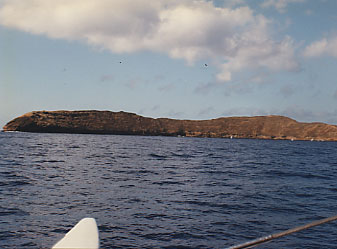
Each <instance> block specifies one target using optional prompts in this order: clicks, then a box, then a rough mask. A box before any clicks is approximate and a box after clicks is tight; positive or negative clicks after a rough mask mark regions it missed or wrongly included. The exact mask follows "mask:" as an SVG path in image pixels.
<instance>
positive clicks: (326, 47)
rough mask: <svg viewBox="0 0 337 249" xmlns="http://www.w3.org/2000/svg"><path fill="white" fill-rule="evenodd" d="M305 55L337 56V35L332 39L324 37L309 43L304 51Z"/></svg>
mask: <svg viewBox="0 0 337 249" xmlns="http://www.w3.org/2000/svg"><path fill="white" fill-rule="evenodd" d="M303 55H304V56H305V57H318V56H324V55H327V56H334V57H337V36H336V37H332V38H331V39H327V38H323V39H321V40H319V41H315V42H313V43H311V44H310V45H308V46H307V47H306V48H305V49H304V51H303Z"/></svg>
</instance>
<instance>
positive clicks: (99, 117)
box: [3, 111, 337, 141]
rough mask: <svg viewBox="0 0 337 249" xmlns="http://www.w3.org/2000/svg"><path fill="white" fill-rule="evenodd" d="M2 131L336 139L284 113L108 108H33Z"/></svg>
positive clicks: (324, 127)
mask: <svg viewBox="0 0 337 249" xmlns="http://www.w3.org/2000/svg"><path fill="white" fill-rule="evenodd" d="M3 130H4V131H22V132H50V133H89V134H125V135H154V136H179V135H180V136H187V137H219V138H257V139H294V140H324V141H337V126H335V125H328V124H324V123H300V122H297V121H295V120H293V119H290V118H287V117H283V116H257V117H229V118H218V119H212V120H200V121H196V120H175V119H168V118H158V119H153V118H147V117H142V116H139V115H136V114H133V113H126V112H110V111H34V112H30V113H27V114H24V115H22V116H20V117H18V118H15V119H14V120H12V121H10V122H9V123H7V124H6V125H5V126H4V127H3Z"/></svg>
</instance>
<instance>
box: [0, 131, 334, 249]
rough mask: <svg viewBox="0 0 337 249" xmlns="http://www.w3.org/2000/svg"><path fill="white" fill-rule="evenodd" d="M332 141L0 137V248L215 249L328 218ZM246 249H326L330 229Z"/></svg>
mask: <svg viewBox="0 0 337 249" xmlns="http://www.w3.org/2000/svg"><path fill="white" fill-rule="evenodd" d="M336 179H337V143H336V142H315V141H313V142H310V141H276V140H251V139H217V138H186V137H151V136H115V135H81V134H37V133H17V132H15V133H0V248H50V247H51V246H53V244H54V243H56V242H57V240H59V239H60V238H61V237H62V236H63V235H64V234H65V233H66V232H67V231H68V230H69V229H71V227H72V226H74V225H75V224H76V223H77V222H78V221H79V220H80V219H82V218H84V217H93V218H95V219H96V221H97V223H98V227H99V231H100V246H101V248H226V247H229V246H232V245H235V244H240V243H243V242H246V241H249V240H252V239H255V238H258V237H261V236H265V235H269V234H272V233H276V232H280V231H283V230H286V229H289V228H293V227H296V226H300V225H304V224H306V223H309V222H312V221H315V220H318V219H322V218H325V217H329V216H333V215H336V214H337V181H336ZM258 248H337V222H331V223H328V224H324V225H321V226H318V227H314V228H311V229H308V230H305V231H302V232H299V233H295V234H292V235H289V236H287V237H283V238H280V239H277V240H274V241H272V242H269V243H267V244H265V245H261V246H260V247H258Z"/></svg>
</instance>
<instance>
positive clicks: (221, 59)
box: [0, 0, 299, 82]
mask: <svg viewBox="0 0 337 249" xmlns="http://www.w3.org/2000/svg"><path fill="white" fill-rule="evenodd" d="M269 2H275V1H269ZM279 2H280V1H279ZM286 2H290V1H286ZM275 3H276V2H275ZM0 24H1V25H3V26H6V27H9V28H15V29H18V30H22V31H25V32H29V33H32V34H37V35H46V36H48V37H49V38H56V39H65V40H70V41H74V40H79V41H84V42H86V43H88V44H90V45H92V46H95V47H98V48H102V49H108V50H110V51H111V52H113V53H132V52H137V51H152V52H159V53H163V54H167V55H168V56H170V57H171V58H176V59H183V60H185V61H186V62H187V63H188V64H189V65H193V63H195V62H197V61H199V60H207V61H211V62H212V63H213V64H214V65H215V66H217V67H218V70H219V71H218V74H217V76H216V77H217V80H218V82H226V81H230V80H232V75H233V73H235V72H239V71H241V70H244V69H256V68H261V67H262V68H265V69H269V70H276V71H279V70H286V71H296V70H298V69H299V64H298V62H297V61H296V59H295V56H294V44H293V43H294V42H293V40H292V39H291V38H290V37H285V38H284V39H282V40H275V39H274V38H273V37H272V35H271V32H270V29H271V25H272V22H271V21H270V20H268V19H267V18H266V17H264V16H263V15H257V14H254V12H253V11H252V10H251V9H250V8H249V7H238V8H231V7H223V8H219V7H215V6H214V5H213V3H212V2H207V1H206V0H156V1H148V0H114V1H111V0H99V1H92V0H71V1H69V0H4V4H3V5H2V7H1V8H0Z"/></svg>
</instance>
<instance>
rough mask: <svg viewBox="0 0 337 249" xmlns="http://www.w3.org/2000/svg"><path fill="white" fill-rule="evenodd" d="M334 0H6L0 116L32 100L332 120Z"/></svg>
mask: <svg viewBox="0 0 337 249" xmlns="http://www.w3.org/2000/svg"><path fill="white" fill-rule="evenodd" d="M336 72H337V1H335V0H151V1H149V0H99V1H94V0H0V126H1V127H2V126H4V125H5V124H6V123H7V122H8V121H9V120H11V119H13V118H15V117H17V116H20V115H23V114H24V113H27V112H30V111H39V110H50V111H52V110H110V111H126V112H132V113H137V114H139V115H142V116H147V117H153V118H159V117H168V118H175V119H193V120H203V119H212V118H218V117H228V116H257V115H283V116H287V117H290V118H293V119H296V120H297V121H301V122H325V123H330V124H337V84H336V83H337V77H336Z"/></svg>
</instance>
